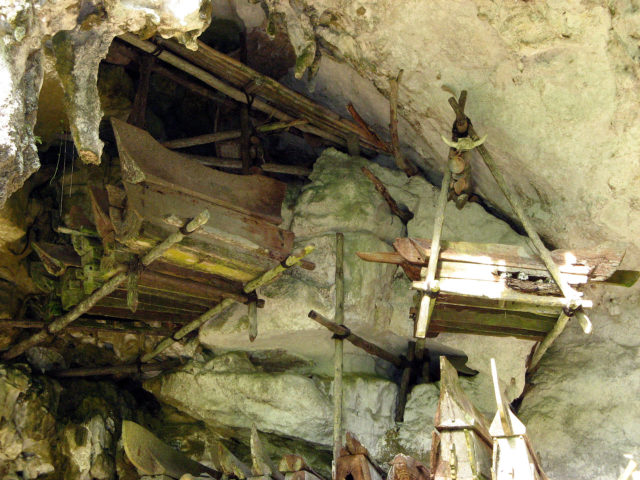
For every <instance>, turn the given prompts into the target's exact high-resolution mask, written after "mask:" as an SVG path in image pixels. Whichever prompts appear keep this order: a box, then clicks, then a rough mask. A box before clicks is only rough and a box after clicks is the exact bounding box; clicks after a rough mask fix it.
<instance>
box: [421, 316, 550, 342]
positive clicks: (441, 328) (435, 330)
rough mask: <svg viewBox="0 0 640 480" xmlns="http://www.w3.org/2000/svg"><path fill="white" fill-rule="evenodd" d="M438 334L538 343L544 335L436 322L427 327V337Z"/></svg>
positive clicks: (501, 328)
mask: <svg viewBox="0 0 640 480" xmlns="http://www.w3.org/2000/svg"><path fill="white" fill-rule="evenodd" d="M440 333H464V334H467V335H484V336H487V337H513V338H517V339H519V340H529V341H533V342H539V341H541V340H542V339H543V338H544V334H540V333H536V332H527V331H525V330H519V329H510V328H504V327H481V326H476V325H470V326H467V325H464V326H461V325H455V324H446V325H442V324H440V323H439V322H437V321H435V320H434V321H433V324H432V325H430V326H429V332H428V334H427V337H436V336H437V335H438V334H440Z"/></svg>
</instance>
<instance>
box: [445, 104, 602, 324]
mask: <svg viewBox="0 0 640 480" xmlns="http://www.w3.org/2000/svg"><path fill="white" fill-rule="evenodd" d="M449 103H450V104H451V107H452V108H453V110H454V111H455V112H456V115H462V114H463V113H464V109H463V108H460V105H459V104H457V103H456V102H455V99H453V101H452V99H449ZM458 112H459V113H458ZM469 135H470V136H471V138H472V139H473V140H478V139H479V137H478V135H477V134H476V132H475V130H474V128H473V126H471V122H469ZM477 149H478V152H479V153H480V156H481V157H482V160H483V161H484V163H485V165H486V166H487V168H488V169H489V171H490V172H491V175H493V178H494V179H495V181H496V183H497V184H498V186H499V187H500V190H502V193H503V194H504V196H505V197H506V198H507V201H508V202H509V204H510V205H511V208H513V211H514V212H515V214H516V216H517V217H518V220H520V223H522V226H523V228H524V230H525V231H526V232H527V235H528V236H529V238H530V239H531V243H533V245H534V247H535V249H536V250H537V251H538V255H540V258H541V260H542V261H543V262H544V264H545V266H546V267H547V269H548V270H549V273H550V274H551V277H552V278H553V280H554V281H555V282H556V283H557V284H558V287H560V290H561V291H562V295H564V297H565V298H567V299H568V300H572V299H575V298H578V297H579V294H578V292H576V291H575V290H574V289H573V288H572V287H571V286H570V285H569V284H568V283H567V282H566V281H565V280H564V278H562V275H561V274H560V269H559V268H558V265H557V264H556V263H555V261H554V259H553V257H552V255H551V253H550V252H549V250H547V247H545V245H544V243H542V240H541V239H540V236H539V235H538V232H536V230H535V228H534V227H533V224H532V223H531V221H530V220H529V217H528V216H527V215H526V213H525V211H524V208H523V206H522V204H521V202H520V199H519V198H518V197H517V196H515V195H512V194H511V191H510V190H509V187H508V186H507V182H506V181H505V179H504V177H503V176H502V173H501V172H500V170H498V167H497V165H496V163H495V161H494V159H493V157H492V156H491V154H490V153H489V151H488V150H487V149H486V147H485V146H484V145H479V146H478V147H477ZM576 313H577V318H578V320H579V321H580V325H581V326H582V328H583V330H584V332H585V333H591V322H590V321H589V318H588V317H587V316H586V315H585V314H584V311H581V312H576Z"/></svg>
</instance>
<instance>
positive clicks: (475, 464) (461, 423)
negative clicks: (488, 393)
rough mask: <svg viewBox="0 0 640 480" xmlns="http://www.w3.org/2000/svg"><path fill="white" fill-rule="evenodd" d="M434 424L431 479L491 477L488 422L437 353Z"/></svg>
mask: <svg viewBox="0 0 640 480" xmlns="http://www.w3.org/2000/svg"><path fill="white" fill-rule="evenodd" d="M434 426H435V431H434V433H433V440H432V445H431V471H432V475H433V478H434V480H453V479H457V480H480V479H482V480H489V479H490V478H491V445H492V444H491V436H490V434H489V425H488V423H487V420H486V419H485V418H484V416H483V415H482V414H481V413H480V412H479V411H478V410H477V409H476V408H475V407H474V406H473V404H472V403H471V401H470V400H469V398H468V397H467V396H466V394H465V393H464V391H463V390H462V388H461V387H460V384H459V383H458V373H457V372H456V369H455V368H454V367H453V366H452V365H451V363H449V361H448V360H447V359H446V358H445V357H440V400H439V403H438V409H437V411H436V417H435V421H434Z"/></svg>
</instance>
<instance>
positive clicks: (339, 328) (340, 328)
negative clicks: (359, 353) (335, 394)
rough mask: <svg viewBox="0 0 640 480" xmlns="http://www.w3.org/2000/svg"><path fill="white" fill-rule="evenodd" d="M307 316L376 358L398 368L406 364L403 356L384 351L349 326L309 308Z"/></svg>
mask: <svg viewBox="0 0 640 480" xmlns="http://www.w3.org/2000/svg"><path fill="white" fill-rule="evenodd" d="M309 318H310V319H312V320H315V321H316V322H318V323H319V324H320V325H322V326H323V327H325V328H327V330H330V331H332V332H333V333H335V334H336V335H338V336H340V337H344V339H345V340H346V341H348V342H349V343H351V344H353V345H355V346H356V347H358V348H361V349H362V350H364V351H365V352H367V353H370V354H371V355H374V356H376V357H378V358H381V359H383V360H386V361H387V362H389V363H391V364H392V365H395V366H396V367H398V368H404V367H406V366H407V361H406V359H404V358H403V357H399V356H398V355H394V354H393V353H391V352H388V351H386V350H385V349H383V348H381V347H379V346H378V345H376V344H374V343H371V342H369V341H368V340H365V339H364V338H362V337H361V336H359V335H356V334H355V333H353V332H352V331H351V330H350V329H349V328H347V327H346V326H344V325H338V324H337V323H335V322H332V321H331V320H329V319H328V318H326V317H325V316H323V315H321V314H319V313H318V312H316V311H315V310H311V311H310V312H309Z"/></svg>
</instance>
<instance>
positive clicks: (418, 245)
mask: <svg viewBox="0 0 640 480" xmlns="http://www.w3.org/2000/svg"><path fill="white" fill-rule="evenodd" d="M393 246H394V249H395V252H375V253H368V252H358V256H359V257H360V258H362V259H363V260H366V261H372V262H381V263H390V264H396V265H400V266H401V267H402V268H403V269H404V271H405V273H406V274H407V276H408V277H409V279H411V280H413V281H414V288H416V289H421V290H424V289H425V285H424V284H423V283H422V276H421V271H422V269H423V268H425V267H426V266H427V264H428V262H429V255H430V247H431V243H430V241H429V240H426V239H414V238H398V239H396V241H395V242H394V245H393ZM623 256H624V249H617V248H598V249H590V250H585V249H579V250H573V251H568V250H555V251H553V252H552V257H553V259H554V260H555V261H556V263H557V264H558V266H559V269H560V272H561V275H562V276H563V278H564V279H565V280H566V281H567V282H568V283H569V285H571V286H573V287H574V288H580V287H581V286H583V285H585V284H586V283H587V282H591V281H598V282H602V281H611V279H612V278H613V276H614V274H616V273H618V272H621V271H618V272H616V270H617V268H618V266H619V265H620V262H621V261H622V258H623ZM625 272H626V271H625ZM627 273H633V274H636V273H638V272H627ZM622 277H624V280H623V281H622V282H623V283H629V280H630V279H631V277H629V275H622ZM622 277H621V278H622ZM632 277H633V275H632ZM436 278H437V279H438V281H439V284H440V293H439V294H438V297H437V300H436V307H435V310H434V313H433V316H432V318H431V320H430V322H429V331H428V335H430V336H435V335H437V334H438V333H440V332H458V333H475V334H481V335H494V336H515V337H518V338H524V339H530V340H536V341H539V340H541V339H543V338H544V337H545V335H546V334H547V333H548V332H549V331H550V330H551V328H553V326H554V325H555V322H556V320H557V318H558V316H559V314H560V312H561V310H562V308H563V307H564V306H565V304H566V303H567V302H566V300H565V299H564V298H561V296H560V290H559V289H558V287H557V285H556V284H555V282H553V280H552V279H551V277H550V275H549V272H548V271H547V269H546V267H545V265H544V263H543V262H542V261H541V260H540V259H539V258H538V257H537V256H536V255H535V254H533V253H532V252H531V251H529V250H528V249H527V248H525V247H518V246H515V245H499V244H479V243H470V242H447V241H444V242H442V250H441V252H440V257H439V262H438V270H437V272H436ZM636 278H637V276H636ZM633 281H634V280H633V279H631V283H633ZM583 306H584V308H589V307H590V306H591V303H590V302H589V301H587V300H583ZM414 313H415V312H414Z"/></svg>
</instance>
